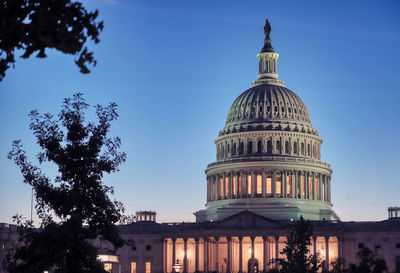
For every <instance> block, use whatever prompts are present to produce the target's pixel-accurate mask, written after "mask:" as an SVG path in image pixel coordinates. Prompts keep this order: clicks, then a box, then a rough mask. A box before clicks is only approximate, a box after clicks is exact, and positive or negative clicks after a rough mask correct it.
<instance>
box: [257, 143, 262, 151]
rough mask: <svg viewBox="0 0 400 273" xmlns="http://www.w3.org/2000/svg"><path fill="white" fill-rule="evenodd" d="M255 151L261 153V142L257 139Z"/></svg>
mask: <svg viewBox="0 0 400 273" xmlns="http://www.w3.org/2000/svg"><path fill="white" fill-rule="evenodd" d="M257 153H259V154H261V153H262V142H261V140H259V141H258V142H257Z"/></svg>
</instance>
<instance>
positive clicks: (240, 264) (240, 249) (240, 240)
mask: <svg viewBox="0 0 400 273" xmlns="http://www.w3.org/2000/svg"><path fill="white" fill-rule="evenodd" d="M242 255H243V237H242V236H239V272H238V273H243V256H242Z"/></svg>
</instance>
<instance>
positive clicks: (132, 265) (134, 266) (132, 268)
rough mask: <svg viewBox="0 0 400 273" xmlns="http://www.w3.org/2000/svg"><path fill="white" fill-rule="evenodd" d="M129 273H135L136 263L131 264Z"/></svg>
mask: <svg viewBox="0 0 400 273" xmlns="http://www.w3.org/2000/svg"><path fill="white" fill-rule="evenodd" d="M131 273H136V262H131Z"/></svg>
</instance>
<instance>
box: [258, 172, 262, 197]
mask: <svg viewBox="0 0 400 273" xmlns="http://www.w3.org/2000/svg"><path fill="white" fill-rule="evenodd" d="M257 194H262V177H261V175H257Z"/></svg>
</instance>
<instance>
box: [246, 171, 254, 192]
mask: <svg viewBox="0 0 400 273" xmlns="http://www.w3.org/2000/svg"><path fill="white" fill-rule="evenodd" d="M252 182H253V181H251V175H248V176H247V194H248V195H250V194H251V183H252Z"/></svg>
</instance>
